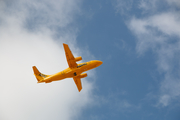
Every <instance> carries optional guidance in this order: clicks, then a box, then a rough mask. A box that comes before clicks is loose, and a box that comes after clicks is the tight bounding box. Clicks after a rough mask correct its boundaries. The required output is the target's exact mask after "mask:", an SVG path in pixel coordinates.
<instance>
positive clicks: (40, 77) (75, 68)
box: [32, 43, 103, 92]
mask: <svg viewBox="0 0 180 120" xmlns="http://www.w3.org/2000/svg"><path fill="white" fill-rule="evenodd" d="M63 46H64V50H65V54H66V59H67V63H68V65H69V68H67V69H65V70H63V71H61V72H58V73H56V74H53V75H45V74H42V73H40V72H39V70H38V69H37V68H36V66H33V67H32V68H33V71H34V75H35V76H36V79H37V81H38V82H37V83H43V82H45V83H50V82H52V81H58V80H62V79H65V78H73V79H74V82H75V84H76V86H77V88H78V90H79V92H80V91H81V89H82V85H81V78H84V77H87V73H83V72H85V71H88V70H90V69H93V68H96V67H98V66H100V65H101V64H102V63H103V62H102V61H99V60H92V61H89V62H84V63H80V64H77V63H76V62H77V61H80V60H82V57H81V56H80V57H76V58H74V56H73V54H72V53H71V50H70V49H69V47H68V45H67V44H64V43H63Z"/></svg>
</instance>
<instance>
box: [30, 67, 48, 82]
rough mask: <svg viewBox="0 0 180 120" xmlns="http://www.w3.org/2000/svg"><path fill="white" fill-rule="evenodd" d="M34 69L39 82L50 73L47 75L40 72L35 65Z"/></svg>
mask: <svg viewBox="0 0 180 120" xmlns="http://www.w3.org/2000/svg"><path fill="white" fill-rule="evenodd" d="M32 68H33V71H34V75H35V76H36V79H37V81H38V82H40V81H42V80H44V79H45V78H46V77H48V76H49V75H45V74H42V73H40V72H39V70H38V69H37V68H36V66H33V67H32Z"/></svg>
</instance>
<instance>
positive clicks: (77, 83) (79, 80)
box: [73, 77, 82, 92]
mask: <svg viewBox="0 0 180 120" xmlns="http://www.w3.org/2000/svg"><path fill="white" fill-rule="evenodd" d="M73 79H74V82H75V83H76V86H77V88H78V90H79V92H80V91H81V89H82V85H81V78H80V77H73Z"/></svg>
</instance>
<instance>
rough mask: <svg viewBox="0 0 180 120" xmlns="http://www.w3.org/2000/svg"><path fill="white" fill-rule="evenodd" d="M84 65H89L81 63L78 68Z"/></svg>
mask: <svg viewBox="0 0 180 120" xmlns="http://www.w3.org/2000/svg"><path fill="white" fill-rule="evenodd" d="M84 65H87V63H83V64H80V65H78V66H77V68H79V67H82V66H84Z"/></svg>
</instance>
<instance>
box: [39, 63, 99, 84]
mask: <svg viewBox="0 0 180 120" xmlns="http://www.w3.org/2000/svg"><path fill="white" fill-rule="evenodd" d="M101 64H102V62H101V61H99V60H92V61H89V62H84V63H80V64H78V65H77V67H74V68H67V69H65V70H63V71H61V72H58V73H56V74H53V75H50V76H48V77H47V76H46V75H43V74H42V75H41V76H42V77H44V80H42V81H38V83H43V82H45V83H49V82H52V81H58V80H62V79H65V78H72V77H75V76H79V75H81V73H83V72H85V71H88V70H90V69H93V68H96V67H98V66H100V65H101ZM84 75H85V74H84ZM86 76H87V74H86ZM82 78H83V76H82Z"/></svg>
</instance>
